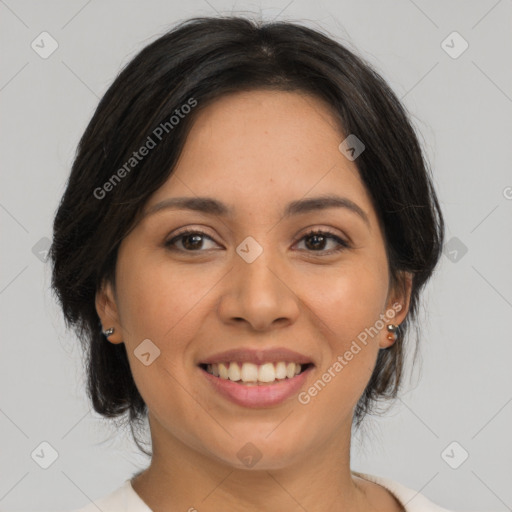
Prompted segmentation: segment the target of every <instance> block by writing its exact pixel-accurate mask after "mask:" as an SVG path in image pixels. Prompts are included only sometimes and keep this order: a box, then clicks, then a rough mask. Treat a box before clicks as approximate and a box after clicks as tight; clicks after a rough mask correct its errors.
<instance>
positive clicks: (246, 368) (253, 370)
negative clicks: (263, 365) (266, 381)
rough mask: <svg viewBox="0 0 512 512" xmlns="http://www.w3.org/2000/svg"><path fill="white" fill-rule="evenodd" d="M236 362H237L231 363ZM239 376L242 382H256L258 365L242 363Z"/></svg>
mask: <svg viewBox="0 0 512 512" xmlns="http://www.w3.org/2000/svg"><path fill="white" fill-rule="evenodd" d="M231 364H236V365H237V366H238V364H237V363H231ZM240 378H241V380H242V381H243V382H257V380H258V366H257V365H255V364H253V363H244V364H243V365H242V370H241V372H240Z"/></svg>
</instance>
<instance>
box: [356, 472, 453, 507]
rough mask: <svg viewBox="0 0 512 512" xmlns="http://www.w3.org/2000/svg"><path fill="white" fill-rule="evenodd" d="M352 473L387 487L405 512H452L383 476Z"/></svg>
mask: <svg viewBox="0 0 512 512" xmlns="http://www.w3.org/2000/svg"><path fill="white" fill-rule="evenodd" d="M352 473H353V474H354V475H356V476H359V477H360V478H364V479H366V480H369V481H370V482H373V483H376V484H379V485H381V486H382V487H385V488H386V489H387V490H388V491H389V492H390V493H391V494H393V496H394V497H395V498H396V499H397V500H398V502H399V503H400V504H401V505H402V506H403V507H404V510H405V512H451V511H449V510H448V509H446V508H442V507H441V506H439V505H437V504H436V503H434V502H432V501H430V500H429V499H428V498H427V497H425V496H423V495H422V494H420V493H419V492H418V491H415V490H414V489H410V488H408V487H406V486H405V485H402V484H401V483H399V482H396V481H395V480H391V479H389V478H385V477H382V476H376V475H369V474H366V473H358V472H355V471H352Z"/></svg>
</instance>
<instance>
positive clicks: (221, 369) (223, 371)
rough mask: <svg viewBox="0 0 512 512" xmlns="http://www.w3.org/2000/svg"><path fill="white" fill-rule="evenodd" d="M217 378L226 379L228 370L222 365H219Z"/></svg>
mask: <svg viewBox="0 0 512 512" xmlns="http://www.w3.org/2000/svg"><path fill="white" fill-rule="evenodd" d="M219 377H220V378H221V379H228V369H227V368H226V365H225V364H224V363H219Z"/></svg>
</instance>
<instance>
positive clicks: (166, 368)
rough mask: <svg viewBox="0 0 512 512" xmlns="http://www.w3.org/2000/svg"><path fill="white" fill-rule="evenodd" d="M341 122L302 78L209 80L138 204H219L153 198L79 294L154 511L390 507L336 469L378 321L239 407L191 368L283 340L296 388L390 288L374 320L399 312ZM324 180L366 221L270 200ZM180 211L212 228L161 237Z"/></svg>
mask: <svg viewBox="0 0 512 512" xmlns="http://www.w3.org/2000/svg"><path fill="white" fill-rule="evenodd" d="M344 138H345V135H344V134H343V133H342V131H341V130H340V127H339V126H338V125H337V123H336V121H335V119H334V118H333V117H332V115H331V113H330V109H329V106H328V105H326V104H325V103H323V102H322V101H321V100H319V99H317V98H315V97H312V96H310V95H307V94H303V93H299V92H276V91H265V90H258V91H250V92H243V93H236V94H232V95H229V96H226V97H223V98H221V99H219V100H217V101H215V102H214V103H212V104H211V105H209V106H208V107H206V108H205V109H204V110H202V111H201V112H199V115H198V117H197V119H196V121H195V123H194V125H193V127H192V130H191V132H190V134H189V136H188V138H187V142H186V144H185V147H184V150H183V153H182V155H181V157H180V160H179V162H178V165H177V167H176V169H175V171H174V173H173V174H172V175H171V177H170V178H169V179H168V181H167V182H166V183H165V184H164V185H163V186H162V187H161V188H160V189H159V190H158V191H157V192H156V193H155V194H154V195H153V196H152V197H151V198H150V199H149V201H148V203H147V205H146V209H145V212H148V211H150V209H151V207H153V206H154V205H156V204H157V203H159V202H160V201H162V200H164V199H167V198H171V197H178V196H188V197H195V196H209V197H213V198H215V199H218V200H220V201H222V202H224V203H226V204H227V205H229V206H230V207H232V208H233V210H234V215H233V216H232V217H225V218H224V217H220V216H217V215H211V214H204V213H198V212H192V211H184V210H181V211H177V210H172V209H161V210H159V211H158V212H153V213H151V214H147V215H144V216H143V217H142V218H141V220H140V221H139V222H138V224H137V225H136V227H135V228H134V229H133V231H131V232H130V233H129V235H128V236H127V237H126V238H125V239H124V240H123V242H122V244H121V246H120V249H119V256H118V262H117V267H116V286H115V289H114V287H113V286H112V285H111V284H110V283H106V284H105V285H104V286H103V287H102V289H101V290H99V291H98V294H97V299H96V307H97V311H98V314H99V316H100V319H101V321H102V324H103V327H104V328H108V327H112V326H113V327H115V333H114V334H113V335H112V336H110V337H109V341H110V342H111V343H125V344H126V349H127V353H128V358H129V361H130V366H131V370H132V373H133V376H134V379H135V382H136V384H137V387H138V389H139V391H140V393H141V395H142V397H143V398H144V400H145V402H146V404H147V405H148V409H149V423H150V428H151V437H152V444H153V458H152V461H151V464H150V466H149V468H148V469H146V470H145V471H143V472H142V473H140V474H139V475H138V476H137V477H136V478H134V479H133V481H132V485H133V487H134V489H135V491H136V492H137V493H138V494H139V496H140V497H141V498H142V499H143V500H144V501H145V502H146V503H147V504H148V506H149V507H150V508H151V509H152V510H154V511H155V512H160V511H169V510H189V509H191V507H195V508H196V509H197V510H198V511H200V512H203V511H204V512H206V511H219V510H233V511H242V510H243V511H247V512H252V511H258V512H259V511H261V510H266V511H270V512H273V511H276V512H277V511H280V512H282V511H290V512H291V511H296V510H298V509H300V508H301V507H303V508H304V509H305V510H308V511H309V512H314V511H318V512H320V511H322V512H323V511H326V510H332V511H334V510H352V511H370V510H380V511H382V510H384V511H392V510H393V511H395V510H403V508H402V507H401V506H400V505H399V503H398V502H397V500H396V499H395V498H394V497H393V496H392V495H391V494H390V493H389V492H388V491H387V490H385V489H384V488H383V487H381V486H379V485H377V484H373V483H371V482H369V481H367V480H365V479H362V478H359V477H357V476H355V475H353V474H352V473H351V470H350V440H351V424H352V418H353V413H354V407H355V405H356V403H357V401H358V399H359V398H360V396H361V394H362V393H363V391H364V389H365V387H366V385H367V383H368V381H369V379H370V376H371V374H372V371H373V368H374V366H375V362H376V358H377V355H378V352H379V349H383V348H386V347H388V346H390V345H391V344H392V343H393V341H390V340H388V339H387V334H388V333H387V331H386V329H385V327H384V328H383V329H382V330H381V331H380V332H379V333H378V334H377V335H375V336H374V337H370V338H369V339H368V343H367V345H366V346H364V345H361V346H362V350H361V351H360V352H359V353H358V354H357V355H355V356H354V358H353V359H352V360H351V361H350V362H349V363H348V364H347V365H346V366H345V367H344V368H343V371H342V372H341V373H340V374H339V375H338V376H336V377H335V378H333V379H332V380H331V382H330V383H329V384H328V385H327V386H325V388H324V389H323V390H322V391H321V392H320V393H318V395H317V396H315V397H313V398H312V399H311V401H310V402H309V403H308V404H307V405H303V404H300V403H299V402H298V400H297V396H295V397H292V398H290V399H288V400H287V401H286V402H284V403H282V404H280V405H277V406H272V407H266V408H259V409H248V408H245V407H241V406H239V405H236V404H233V403H231V402H230V401H228V400H226V399H225V398H223V397H222V396H221V395H219V394H218V393H217V392H216V391H213V390H212V388H211V386H210V384H209V382H207V380H206V378H204V377H203V375H202V374H201V373H199V372H201V370H199V369H198V367H197V363H198V362H199V361H200V360H201V358H204V357H206V356H209V355H212V354H214V353H216V352H220V351H224V350H228V349H231V348H247V347H250V348H261V349H265V348H274V347H281V346H284V347H287V348H290V349H292V350H295V351H297V352H300V353H303V354H306V355H308V356H310V357H312V359H313V360H314V362H315V363H316V366H315V368H314V370H313V372H312V373H311V374H310V376H309V378H308V381H307V382H306V384H305V386H304V388H303V389H302V390H301V391H303V390H307V388H308V387H310V386H311V385H312V383H314V382H315V381H316V380H317V379H318V378H320V376H321V375H322V374H323V373H324V372H325V371H326V370H327V368H329V367H330V366H332V365H333V363H334V362H335V361H336V358H337V356H338V355H343V354H344V353H345V352H346V351H347V350H348V348H349V347H350V345H351V343H352V341H353V340H355V339H356V338H357V336H358V334H359V333H361V332H362V331H364V329H365V328H368V327H370V326H373V325H374V324H375V322H376V321H377V320H378V319H379V315H381V314H385V313H386V311H389V310H390V309H391V308H392V305H393V304H394V303H399V304H400V305H401V306H402V309H401V311H400V312H399V313H397V314H396V316H395V317H394V318H393V319H391V320H388V321H387V322H386V323H394V324H400V323H401V322H402V321H403V319H404V318H405V316H406V314H407V310H408V305H409V296H410V285H411V280H410V277H411V276H410V275H406V276H405V278H406V282H407V289H406V293H405V294H399V293H398V292H397V291H395V290H393V289H391V288H390V286H389V274H388V263H387V258H386V252H385V245H384V239H383V234H382V232H381V229H380V226H379V221H378V218H377V215H376V212H375V210H374V208H373V206H372V203H371V200H370V196H369V194H368V192H367V190H366V188H365V186H364V185H363V183H362V181H361V179H360V177H359V174H358V171H357V167H356V161H357V160H356V161H354V162H352V161H350V160H348V159H347V158H346V157H345V156H344V155H343V154H342V153H341V152H340V151H339V149H338V146H339V144H340V142H341V141H342V140H343V139H344ZM365 142H368V141H365ZM332 193H336V194H337V195H339V196H343V197H346V198H349V199H350V200H352V201H353V202H354V203H356V204H357V205H358V206H359V207H360V208H361V209H362V210H364V212H366V214H367V216H368V220H369V224H368V225H367V224H366V223H365V222H364V221H363V219H362V218H361V217H359V216H358V215H356V214H355V213H353V212H352V211H350V210H348V209H346V208H330V209H326V210H323V211H315V212H309V213H305V214H301V215H297V216H293V217H290V218H286V219H285V218H283V217H282V211H283V208H284V206H285V205H286V204H287V203H288V202H290V201H294V200H298V199H303V198H304V197H313V196H315V197H316V196H319V195H322V194H332ZM180 228H190V229H193V230H196V229H199V230H201V231H204V232H205V233H206V234H207V235H208V236H209V237H211V240H210V239H209V238H207V237H203V238H200V239H199V241H197V240H196V241H194V240H191V239H190V237H189V238H188V239H187V238H186V237H185V239H183V238H182V239H181V240H178V241H177V242H176V243H175V250H172V249H171V248H170V247H166V246H165V242H166V241H169V240H171V239H172V238H174V236H176V235H175V234H176V233H177V231H178V229H180ZM310 228H315V229H321V230H325V229H328V230H330V231H332V232H333V233H334V234H335V235H337V236H339V237H340V238H342V239H344V240H346V241H349V242H350V246H349V247H348V248H345V249H343V250H342V251H340V252H334V251H333V249H335V248H336V247H339V245H338V244H337V243H336V241H335V240H332V239H327V240H326V241H325V242H324V243H323V245H322V242H320V243H316V244H315V240H314V239H312V238H311V237H309V238H303V237H304V235H306V233H307V232H308V231H309V230H310ZM247 236H251V237H253V238H254V239H255V240H256V241H257V242H258V244H259V245H260V246H261V247H262V248H263V253H262V254H261V255H260V256H259V257H258V258H257V259H256V260H255V261H253V262H252V263H247V262H246V261H245V260H244V259H242V258H241V257H240V256H239V255H238V254H237V252H236V248H237V246H239V244H241V242H242V241H243V240H244V239H245V238H246V237H247ZM201 241H202V244H201ZM187 242H188V245H186V244H187ZM194 244H195V245H194ZM187 247H188V252H187ZM190 247H192V249H191V248H190ZM194 247H196V248H194ZM329 252H332V253H331V254H328V253H329ZM145 339H150V340H151V341H152V342H153V343H154V344H155V345H156V346H157V347H158V348H159V350H160V356H159V357H157V358H156V359H155V360H154V361H153V362H152V363H151V364H150V365H149V366H145V365H144V364H141V362H140V361H139V359H138V358H137V357H135V355H134V350H135V349H136V348H137V346H138V345H139V344H140V343H141V341H142V340H145ZM249 442H250V443H252V444H254V445H255V446H256V447H257V449H258V450H259V452H260V453H261V455H262V458H261V459H260V460H259V461H258V462H257V463H256V464H255V465H254V466H253V467H252V468H247V467H246V466H244V464H243V463H242V461H241V460H240V459H239V458H238V457H237V452H238V451H239V450H240V449H241V448H242V447H244V445H246V443H249Z"/></svg>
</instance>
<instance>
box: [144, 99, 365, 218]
mask: <svg viewBox="0 0 512 512" xmlns="http://www.w3.org/2000/svg"><path fill="white" fill-rule="evenodd" d="M198 106H200V104H199V105H198ZM332 112H333V110H332V109H331V108H330V106H329V105H328V104H327V103H325V102H324V101H323V100H320V99H318V98H316V97H313V96H311V95H308V94H304V93H301V92H288V91H287V92H283V91H269V90H256V91H247V92H239V93H235V94H230V95H227V96H224V97H222V98H220V99H217V100H215V101H214V102H213V103H211V104H209V105H208V106H206V107H205V108H204V109H202V110H200V111H198V112H197V117H196V118H195V121H194V123H193V126H192V128H191V130H190V132H189V134H188V137H187V140H186V143H185V145H184V148H183V151H182V154H181V156H180V159H179V161H178V163H177V165H176V167H175V170H174V171H173V173H172V175H171V176H170V178H169V180H168V181H167V182H166V183H165V184H164V185H163V186H162V187H161V188H160V189H159V190H158V191H157V192H156V193H155V195H154V196H153V197H152V198H151V200H150V202H149V205H148V206H149V207H151V205H154V204H156V203H157V202H159V201H161V200H163V199H166V198H168V197H173V196H174V197H177V196H192V197H194V196H206V195H208V196H210V197H212V196H213V197H216V198H218V199H219V200H220V201H222V202H224V203H226V204H231V205H234V209H235V210H236V209H246V210H250V211H252V212H257V213H258V214H259V215H262V214H266V213H270V211H271V210H272V209H274V208H278V209H281V206H282V204H283V203H289V202H291V201H293V200H298V199H301V198H305V197H308V196H319V195H326V194H333V193H335V194H337V195H342V196H344V197H348V198H349V199H351V200H353V201H354V202H357V203H358V204H359V205H360V206H361V207H362V208H364V209H365V210H366V211H368V210H370V209H371V201H370V198H369V195H368V193H367V191H366V188H365V186H364V184H363V183H362V181H361V179H360V176H359V172H358V170H357V166H356V164H355V162H353V161H350V160H348V159H347V158H346V157H345V156H344V155H343V154H342V153H341V152H340V150H339V149H338V147H339V145H340V143H341V142H342V140H343V139H344V138H345V135H344V134H343V132H342V130H341V126H340V125H339V122H337V119H336V118H335V116H334V115H333V113H332ZM235 205H236V206H235ZM368 214H369V217H371V215H372V212H368Z"/></svg>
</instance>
